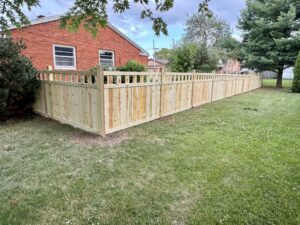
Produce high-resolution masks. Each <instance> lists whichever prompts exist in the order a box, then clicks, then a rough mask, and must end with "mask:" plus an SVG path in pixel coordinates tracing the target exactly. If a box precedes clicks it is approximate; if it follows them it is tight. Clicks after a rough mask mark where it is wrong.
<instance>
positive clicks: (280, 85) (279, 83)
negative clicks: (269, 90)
mask: <svg viewBox="0 0 300 225" xmlns="http://www.w3.org/2000/svg"><path fill="white" fill-rule="evenodd" d="M282 75H283V68H279V69H278V74H277V82H276V88H282Z"/></svg>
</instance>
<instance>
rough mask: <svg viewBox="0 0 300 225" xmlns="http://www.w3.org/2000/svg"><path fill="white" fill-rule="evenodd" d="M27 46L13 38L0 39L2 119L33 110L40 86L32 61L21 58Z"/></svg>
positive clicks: (0, 101)
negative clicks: (36, 93)
mask: <svg viewBox="0 0 300 225" xmlns="http://www.w3.org/2000/svg"><path fill="white" fill-rule="evenodd" d="M24 48H25V46H24V44H23V43H21V42H14V41H13V40H12V39H11V38H0V62H1V63H0V119H6V118H7V117H9V116H13V115H18V114H22V113H25V112H27V111H28V110H30V109H31V104H32V103H33V101H34V94H35V90H36V89H37V88H38V86H39V82H38V80H37V79H36V77H35V75H36V70H35V69H34V68H33V66H32V63H31V61H30V60H29V59H28V58H27V57H25V56H21V54H20V52H21V50H22V49H24Z"/></svg>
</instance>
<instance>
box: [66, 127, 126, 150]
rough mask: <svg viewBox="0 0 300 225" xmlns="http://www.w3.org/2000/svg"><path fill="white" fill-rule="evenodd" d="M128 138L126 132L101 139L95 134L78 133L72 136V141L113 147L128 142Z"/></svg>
mask: <svg viewBox="0 0 300 225" xmlns="http://www.w3.org/2000/svg"><path fill="white" fill-rule="evenodd" d="M128 138H129V136H128V133H127V132H126V131H120V132H116V133H113V134H108V135H106V137H101V136H99V135H96V134H90V133H87V132H78V133H76V134H74V135H73V136H72V141H73V142H75V143H78V144H91V145H100V146H104V147H114V146H116V145H119V144H121V143H123V142H124V141H126V140H128Z"/></svg>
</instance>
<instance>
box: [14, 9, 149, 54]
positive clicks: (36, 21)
mask: <svg viewBox="0 0 300 225" xmlns="http://www.w3.org/2000/svg"><path fill="white" fill-rule="evenodd" d="M62 16H63V14H61V15H55V16H47V17H41V18H38V19H34V20H31V21H30V24H29V25H27V26H31V25H36V24H41V23H47V22H51V21H55V20H59V19H60V18H61V17H62ZM107 26H108V27H110V28H111V29H112V30H113V31H115V32H116V33H118V34H119V35H120V36H121V37H123V38H124V39H125V40H127V41H128V42H130V43H131V44H132V45H133V46H135V47H136V48H138V49H139V50H141V53H142V54H145V55H147V56H149V53H148V52H147V51H146V50H145V49H143V48H142V47H141V46H140V45H138V44H137V43H135V42H134V41H133V40H132V39H131V38H129V37H128V36H127V35H125V34H124V33H122V32H121V31H120V30H119V29H118V28H116V27H115V26H114V25H112V24H111V23H108V24H107ZM14 28H15V27H12V28H11V29H14Z"/></svg>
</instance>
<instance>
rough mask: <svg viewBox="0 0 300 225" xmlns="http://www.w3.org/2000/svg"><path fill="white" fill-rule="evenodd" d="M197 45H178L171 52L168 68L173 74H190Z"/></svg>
mask: <svg viewBox="0 0 300 225" xmlns="http://www.w3.org/2000/svg"><path fill="white" fill-rule="evenodd" d="M196 54H197V45H196V44H194V43H188V44H186V43H185V44H180V45H179V46H177V47H175V48H174V49H173V50H172V56H171V58H170V68H171V71H173V72H190V71H192V70H193V69H194V64H195V58H196Z"/></svg>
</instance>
